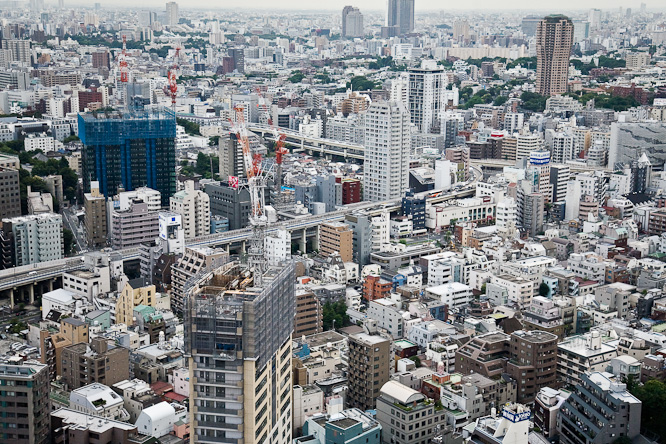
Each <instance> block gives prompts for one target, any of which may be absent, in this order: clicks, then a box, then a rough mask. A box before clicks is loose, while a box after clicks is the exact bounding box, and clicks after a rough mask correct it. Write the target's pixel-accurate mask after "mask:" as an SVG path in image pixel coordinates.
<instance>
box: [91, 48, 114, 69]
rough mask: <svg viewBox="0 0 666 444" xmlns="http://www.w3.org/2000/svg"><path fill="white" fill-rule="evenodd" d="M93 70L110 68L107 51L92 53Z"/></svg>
mask: <svg viewBox="0 0 666 444" xmlns="http://www.w3.org/2000/svg"><path fill="white" fill-rule="evenodd" d="M92 66H93V68H110V67H111V64H110V60H109V51H107V50H104V51H95V52H93V53H92Z"/></svg>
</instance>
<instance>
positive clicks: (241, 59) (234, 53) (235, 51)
mask: <svg viewBox="0 0 666 444" xmlns="http://www.w3.org/2000/svg"><path fill="white" fill-rule="evenodd" d="M227 53H228V54H229V57H231V58H232V59H233V61H234V69H235V70H236V71H237V72H238V73H239V74H243V73H244V72H245V50H243V48H229V50H228V51H227Z"/></svg>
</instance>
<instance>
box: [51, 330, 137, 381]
mask: <svg viewBox="0 0 666 444" xmlns="http://www.w3.org/2000/svg"><path fill="white" fill-rule="evenodd" d="M60 365H61V368H62V382H63V384H65V385H66V386H67V387H68V388H69V389H70V390H72V389H77V388H79V387H83V386H84V385H88V384H91V383H93V382H99V383H102V384H105V385H108V386H111V385H113V384H115V383H116V382H120V381H124V380H125V379H129V349H127V348H125V347H120V346H116V347H113V348H109V342H108V340H107V339H106V338H94V339H93V340H92V341H91V342H90V344H88V343H80V344H74V345H69V346H67V347H65V348H64V349H63V350H62V354H61V364H60Z"/></svg>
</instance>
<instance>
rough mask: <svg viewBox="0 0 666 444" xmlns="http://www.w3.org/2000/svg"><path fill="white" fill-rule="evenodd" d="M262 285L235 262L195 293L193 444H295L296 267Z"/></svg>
mask: <svg viewBox="0 0 666 444" xmlns="http://www.w3.org/2000/svg"><path fill="white" fill-rule="evenodd" d="M262 281H263V282H262V286H261V287H257V286H255V285H254V283H253V272H252V271H250V269H249V268H248V267H247V266H246V265H244V264H241V263H239V262H228V263H226V264H224V265H220V266H218V267H217V268H215V269H214V270H212V271H211V272H209V273H207V274H204V275H203V277H201V278H199V280H198V281H197V280H194V281H193V282H194V284H193V286H192V287H191V288H190V289H189V291H188V295H189V296H188V297H187V301H186V311H185V320H186V321H185V330H186V331H185V350H186V354H187V356H188V358H189V369H190V381H191V382H190V384H191V397H190V399H191V401H190V427H191V430H192V434H191V442H193V443H195V442H196V443H201V444H207V443H219V442H238V443H245V444H249V443H264V442H271V443H275V444H289V443H291V435H292V427H291V424H292V421H291V409H292V405H291V403H292V400H291V398H292V395H291V393H292V392H291V390H292V368H291V366H292V362H291V360H292V349H291V334H292V331H293V328H294V309H295V307H294V281H295V277H294V269H293V266H291V265H288V266H284V267H281V268H276V267H275V268H274V267H269V268H268V270H267V271H266V273H265V274H264V275H263V279H262ZM387 362H388V361H387Z"/></svg>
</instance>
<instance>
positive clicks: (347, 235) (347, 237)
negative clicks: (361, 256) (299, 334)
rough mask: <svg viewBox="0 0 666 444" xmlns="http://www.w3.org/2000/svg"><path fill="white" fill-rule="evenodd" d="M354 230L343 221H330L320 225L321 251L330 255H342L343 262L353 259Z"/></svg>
mask: <svg viewBox="0 0 666 444" xmlns="http://www.w3.org/2000/svg"><path fill="white" fill-rule="evenodd" d="M352 247H353V231H352V230H351V229H350V228H349V225H347V224H345V223H342V222H329V223H326V224H321V225H320V226H319V251H320V253H321V254H322V255H323V256H325V257H328V256H330V255H331V254H333V253H337V254H339V255H340V259H342V261H343V262H351V261H352V251H353V248H352Z"/></svg>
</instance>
